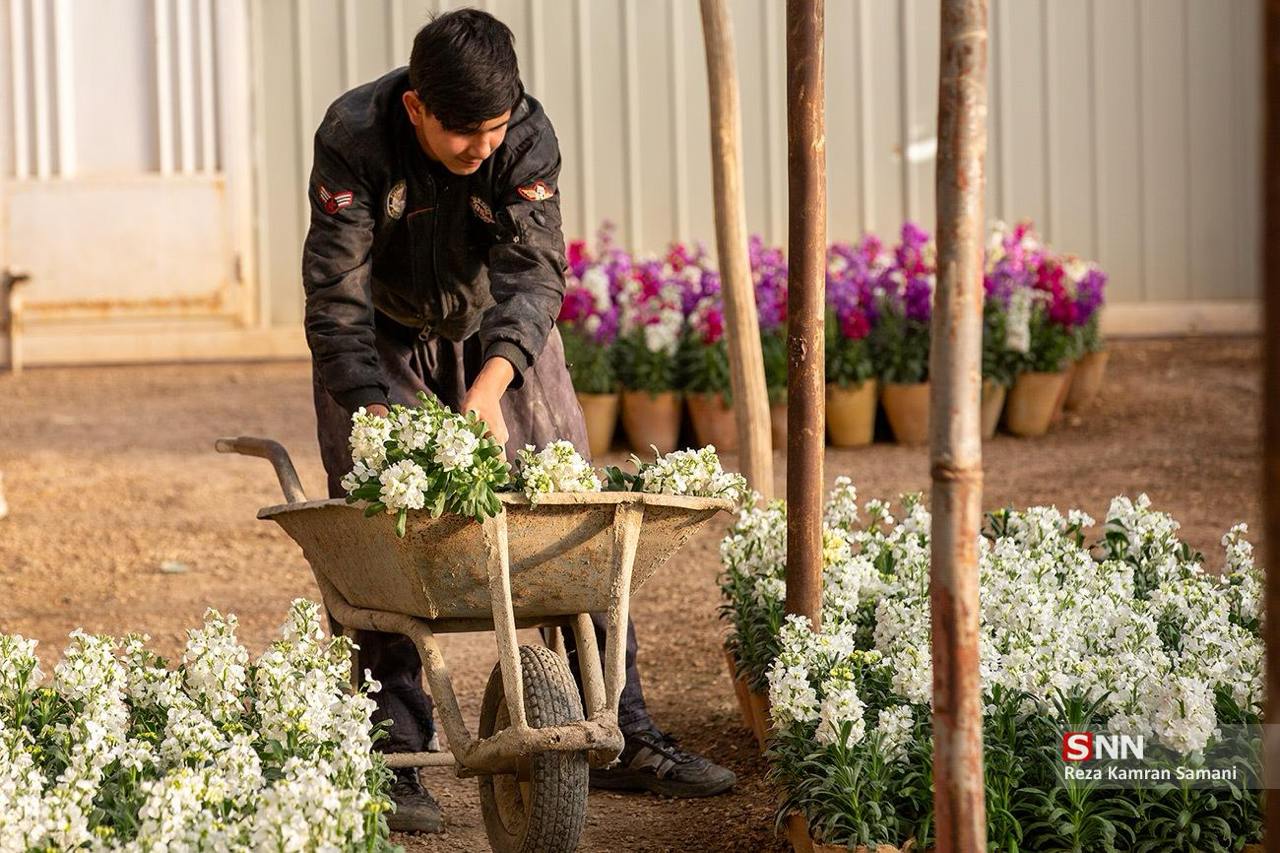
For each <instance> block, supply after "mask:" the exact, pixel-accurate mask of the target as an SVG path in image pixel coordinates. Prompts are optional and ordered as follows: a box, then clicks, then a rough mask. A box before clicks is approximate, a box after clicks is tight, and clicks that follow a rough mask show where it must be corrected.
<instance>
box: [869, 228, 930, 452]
mask: <svg viewBox="0 0 1280 853" xmlns="http://www.w3.org/2000/svg"><path fill="white" fill-rule="evenodd" d="M931 255H932V247H931V246H930V244H929V235H928V233H927V232H925V231H924V230H923V229H922V228H920V227H919V226H917V225H915V224H914V223H911V222H907V223H905V224H904V225H903V226H902V242H901V243H900V244H899V245H898V246H897V248H896V249H895V251H894V259H893V262H892V265H891V266H890V268H889V269H888V270H887V271H886V272H885V273H884V274H883V275H882V276H880V277H879V280H878V282H877V285H876V286H877V290H878V291H879V294H880V296H879V300H878V305H877V308H878V319H877V321H876V325H875V328H874V329H873V332H872V336H871V339H872V353H873V357H874V358H875V361H876V367H877V372H878V373H879V375H880V380H881V382H882V383H883V384H882V386H881V391H880V402H881V404H882V405H883V406H884V410H885V414H886V415H887V416H888V418H889V426H890V427H891V428H892V429H893V436H894V438H895V439H896V440H897V441H898V443H899V444H924V443H926V442H928V440H929V322H930V318H931V317H932V314H933V268H932V263H931Z"/></svg>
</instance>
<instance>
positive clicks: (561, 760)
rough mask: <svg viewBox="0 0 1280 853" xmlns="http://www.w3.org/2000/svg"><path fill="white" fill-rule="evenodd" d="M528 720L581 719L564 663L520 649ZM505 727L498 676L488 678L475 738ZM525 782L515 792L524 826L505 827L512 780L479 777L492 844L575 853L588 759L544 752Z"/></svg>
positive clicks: (530, 852)
mask: <svg viewBox="0 0 1280 853" xmlns="http://www.w3.org/2000/svg"><path fill="white" fill-rule="evenodd" d="M520 666H521V669H522V670H523V672H524V706H525V716H526V718H527V719H528V721H529V725H530V727H532V728H535V729H540V728H546V727H548V726H559V725H563V724H565V723H572V722H578V721H580V720H582V719H583V715H582V701H581V699H580V698H579V696H578V688H577V686H576V685H575V684H574V681H573V674H572V673H571V672H570V671H569V665H568V664H567V663H565V661H564V659H563V658H561V657H560V656H559V655H558V654H556V653H555V652H553V651H552V650H551V649H549V648H547V647H546V646H521V647H520ZM508 725H509V719H508V714H507V703H506V699H505V691H504V689H503V686H502V670H501V668H500V667H499V666H498V665H495V666H494V667H493V672H492V673H491V674H490V675H489V684H488V686H487V687H485V691H484V702H483V703H482V704H481V706H480V736H481V737H489V736H491V735H493V734H495V733H496V732H499V731H501V730H502V729H504V728H506V727H507V726H508ZM528 763H529V768H528V769H529V782H528V783H527V785H519V786H518V790H519V792H520V797H521V805H522V806H523V820H522V821H519V820H517V821H515V823H516V825H515V826H509V825H508V823H507V822H506V821H504V819H503V814H502V809H501V806H500V802H502V801H503V799H504V792H505V793H507V794H508V795H509V793H510V792H511V791H512V789H513V788H516V784H515V782H514V779H512V777H511V776H510V775H503V776H481V777H480V813H481V815H482V816H483V817H484V828H485V832H486V833H487V834H488V836H489V844H490V846H492V847H493V849H494V850H496V851H498V853H535V851H538V853H542V851H559V850H564V851H571V850H575V849H577V846H578V837H579V836H580V835H581V834H582V828H583V826H584V825H585V824H586V821H587V788H588V782H589V775H588V774H589V768H588V766H587V754H586V753H585V752H541V753H536V754H534V755H533V756H531V757H530V758H529V759H528Z"/></svg>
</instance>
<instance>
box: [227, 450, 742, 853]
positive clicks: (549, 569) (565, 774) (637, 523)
mask: <svg viewBox="0 0 1280 853" xmlns="http://www.w3.org/2000/svg"><path fill="white" fill-rule="evenodd" d="M216 448H217V450H218V452H220V453H241V454H244V455H248V456H258V457H262V458H265V459H269V460H270V461H271V463H272V465H273V467H274V468H275V472H276V476H277V477H278V478H279V480H280V486H281V488H282V489H283V491H284V496H285V500H286V501H287V503H284V504H281V505H278V506H269V507H264V508H263V509H261V510H259V511H258V518H261V519H269V520H271V521H274V522H275V523H276V524H278V525H280V526H281V527H282V528H284V530H285V532H286V533H288V534H289V536H291V537H292V538H293V540H294V541H295V542H297V543H298V545H299V546H301V548H302V553H303V555H304V556H305V557H306V559H307V562H308V563H310V565H311V570H312V572H313V573H314V574H315V578H316V583H317V584H318V585H319V587H320V593H321V595H322V596H323V598H324V603H325V606H326V607H327V608H328V609H329V612H330V613H331V614H332V615H333V618H334V619H335V620H336V621H337V622H338V623H339V624H341V625H342V626H343V628H344V631H345V632H347V633H348V634H352V635H353V634H354V632H355V631H356V630H357V629H364V630H370V631H385V632H391V633H396V634H402V635H404V636H405V637H408V638H409V639H410V640H412V641H413V643H414V644H415V645H416V646H417V649H418V653H419V655H420V656H421V658H422V665H423V671H424V674H425V676H426V680H427V685H428V687H429V689H430V692H431V695H432V698H433V699H434V700H435V704H436V711H437V714H438V716H439V719H440V724H441V727H442V728H443V729H444V732H445V736H446V737H447V738H448V745H449V752H447V753H433V752H417V753H395V754H392V755H389V756H388V758H387V764H388V765H390V766H392V767H444V766H453V767H454V769H455V771H456V772H457V774H458V775H459V776H476V777H478V778H479V782H480V806H481V811H482V813H483V817H484V823H485V829H486V831H487V833H488V836H489V842H490V844H491V845H492V846H493V848H494V849H495V850H499V851H508V850H529V851H532V850H572V849H574V848H575V847H576V846H577V841H578V836H579V834H580V833H581V831H582V826H583V824H584V822H585V819H586V802H587V780H588V767H604V766H608V765H610V764H612V763H613V762H615V761H616V760H617V757H618V754H619V753H620V752H621V750H622V732H621V731H620V730H619V729H618V698H619V696H620V695H621V693H622V687H623V680H624V677H625V676H624V671H625V666H624V657H625V654H626V642H625V640H626V624H627V616H628V611H629V610H630V605H631V594H632V593H633V592H634V591H635V590H636V589H638V588H639V587H640V586H641V585H642V584H643V583H644V582H645V581H647V580H648V579H649V578H650V577H652V576H653V574H654V572H656V571H657V570H658V569H659V568H661V566H662V565H663V564H664V563H666V561H667V560H668V559H670V557H671V556H672V555H673V554H675V553H676V552H677V551H679V550H680V548H682V547H683V546H684V544H685V543H686V542H688V540H689V538H690V537H691V536H693V535H694V534H695V533H696V532H698V530H700V529H701V528H702V527H703V526H704V525H705V524H706V523H707V522H708V521H709V520H710V519H711V518H712V517H713V516H715V514H716V513H717V512H720V511H721V510H729V509H730V508H731V503H730V502H729V501H728V500H726V499H721V498H691V497H678V496H672V495H652V494H644V493H638V492H600V493H574V494H552V495H546V496H544V497H541V498H540V499H539V501H538V503H537V505H536V506H534V505H532V504H531V503H530V502H529V500H528V499H527V498H525V497H524V496H523V495H520V494H507V493H504V494H502V495H500V498H501V502H502V508H503V511H502V512H501V513H499V514H498V515H497V516H495V517H493V518H489V519H486V520H485V521H484V522H482V523H476V522H475V521H472V520H471V519H467V518H462V517H460V516H456V515H444V516H441V517H439V518H432V517H431V516H430V515H429V514H428V513H426V512H411V513H410V514H409V521H408V525H407V527H406V530H405V535H404V537H403V538H399V537H397V536H396V535H395V532H394V521H393V519H392V518H391V516H387V515H379V516H375V517H372V518H365V517H364V513H363V511H362V509H361V508H360V507H358V506H352V505H350V504H347V503H346V502H345V501H342V500H322V501H308V500H307V496H306V494H305V493H304V492H303V490H302V486H301V484H300V483H299V481H298V475H297V473H296V471H295V470H294V467H293V463H292V462H291V461H290V459H289V454H288V453H287V452H286V451H285V449H284V448H283V447H282V446H281V445H280V444H278V443H276V442H274V441H271V440H269V439H262V438H227V439H219V440H218V441H217V443H216ZM593 612H604V613H607V614H608V620H607V631H606V635H605V648H604V658H603V662H602V660H601V657H600V650H599V648H598V646H597V644H596V635H595V630H594V629H593V627H592V624H591V619H590V616H589V615H588V614H590V613H593ZM533 627H539V628H544V629H548V630H547V634H548V642H549V646H529V645H525V646H521V645H519V644H518V642H517V638H516V630H517V629H519V628H533ZM565 630H569V631H572V632H573V635H574V638H575V641H576V643H577V648H578V657H579V663H580V669H581V673H582V698H583V699H585V701H586V709H585V713H584V709H583V707H582V701H581V699H580V698H579V694H578V690H577V688H576V686H575V684H574V680H573V677H572V675H571V673H570V671H569V666H568V663H567V661H566V659H565V656H564V643H563V639H562V634H561V633H560V632H562V631H565ZM463 631H472V632H475V631H492V632H493V633H494V635H495V639H496V640H497V644H498V663H497V665H496V666H495V667H494V670H493V673H492V674H491V675H490V678H489V683H488V687H487V689H486V690H485V695H484V700H483V703H482V705H481V711H480V721H479V731H478V736H473V735H472V734H471V731H470V729H469V728H468V727H467V725H466V723H465V722H464V721H463V719H462V712H461V710H460V708H459V706H458V700H457V697H456V695H455V694H454V691H453V681H452V678H451V677H450V674H449V668H448V666H447V665H446V663H445V660H444V655H443V653H442V652H441V650H440V646H439V644H438V643H437V642H436V639H435V635H436V634H441V633H449V632H463ZM353 639H354V637H353ZM357 666H358V664H357V661H356V660H355V659H354V657H353V660H352V683H353V684H354V683H355V680H356V678H357V676H358V672H359V670H358V668H357Z"/></svg>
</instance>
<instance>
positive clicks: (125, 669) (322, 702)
mask: <svg viewBox="0 0 1280 853" xmlns="http://www.w3.org/2000/svg"><path fill="white" fill-rule="evenodd" d="M236 628H237V623H236V619H235V617H234V616H228V617H224V616H222V615H221V614H219V613H218V612H217V611H214V610H210V611H208V612H207V613H206V614H205V623H204V625H203V626H202V627H201V628H197V629H194V630H192V631H189V632H188V636H187V643H186V647H185V649H184V651H183V655H182V661H181V663H180V665H179V666H178V667H177V669H173V670H170V669H168V667H166V666H165V665H164V662H163V660H161V659H160V658H158V657H157V656H156V655H154V654H152V653H151V652H149V651H147V650H146V648H145V645H144V642H145V638H144V637H141V636H137V635H132V636H129V637H126V638H125V639H123V640H119V641H117V640H113V639H111V638H108V637H100V636H93V635H89V634H85V633H83V632H79V631H77V632H75V633H73V634H72V636H71V643H70V644H69V646H68V648H67V650H66V652H65V654H64V656H63V659H62V660H61V661H60V662H59V663H58V665H57V666H56V667H55V668H54V671H53V679H52V682H51V684H50V685H49V686H47V687H46V686H42V683H41V682H42V679H43V676H42V674H41V673H40V670H39V667H38V665H37V661H36V656H35V643H34V642H32V641H30V640H26V639H24V638H22V637H13V636H4V635H0V850H28V849H59V850H63V849H78V848H83V849H93V850H128V851H157V850H190V851H206V850H207V851H224V850H245V851H250V850H263V849H274V850H384V849H389V845H388V843H387V829H386V821H385V819H384V818H383V817H382V815H383V814H384V813H385V812H386V811H387V809H388V808H389V807H390V803H389V802H388V801H387V800H386V798H385V797H384V795H383V793H382V792H383V789H384V786H385V784H386V777H387V771H386V770H385V768H384V767H383V765H382V764H381V762H380V761H379V760H378V759H377V757H376V754H375V753H373V752H372V751H371V750H372V746H373V738H374V731H373V727H372V726H371V724H370V714H371V713H372V711H373V703H372V700H370V699H369V697H368V696H367V695H366V694H365V693H355V694H352V693H351V692H350V689H349V685H348V679H347V666H348V663H347V662H348V661H349V659H350V654H351V651H352V646H351V644H350V642H349V641H348V640H346V639H345V638H341V637H339V638H336V639H333V640H325V639H324V638H323V632H322V629H321V627H320V608H319V606H318V605H316V604H314V603H312V602H306V601H301V600H299V601H296V602H294V604H293V606H292V608H291V611H290V615H289V621H288V622H287V623H286V625H285V627H284V629H283V630H282V632H281V633H282V639H281V640H279V641H277V642H276V643H275V644H274V645H273V646H272V648H271V650H269V651H268V652H267V653H266V654H264V655H263V656H262V657H261V658H259V659H258V660H257V661H256V662H250V660H249V656H248V653H247V651H246V650H245V649H244V647H243V646H242V645H240V643H239V641H238V640H237V639H236Z"/></svg>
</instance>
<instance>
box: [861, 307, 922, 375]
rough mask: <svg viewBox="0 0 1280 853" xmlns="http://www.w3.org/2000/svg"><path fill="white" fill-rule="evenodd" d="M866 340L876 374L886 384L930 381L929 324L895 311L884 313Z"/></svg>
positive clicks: (885, 311) (884, 311)
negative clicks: (869, 347) (869, 346)
mask: <svg viewBox="0 0 1280 853" xmlns="http://www.w3.org/2000/svg"><path fill="white" fill-rule="evenodd" d="M867 340H868V341H869V342H870V345H871V357H872V360H873V364H874V365H875V369H876V373H878V374H879V376H880V378H881V379H882V380H883V381H885V382H901V383H914V382H924V381H926V380H928V378H929V325H928V324H927V323H922V322H920V321H919V320H912V319H909V318H907V317H905V316H904V315H902V314H901V313H899V312H897V311H890V310H883V311H882V312H881V314H880V319H879V320H877V321H876V323H875V325H874V326H873V327H872V329H871V334H870V335H868V337H867Z"/></svg>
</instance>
